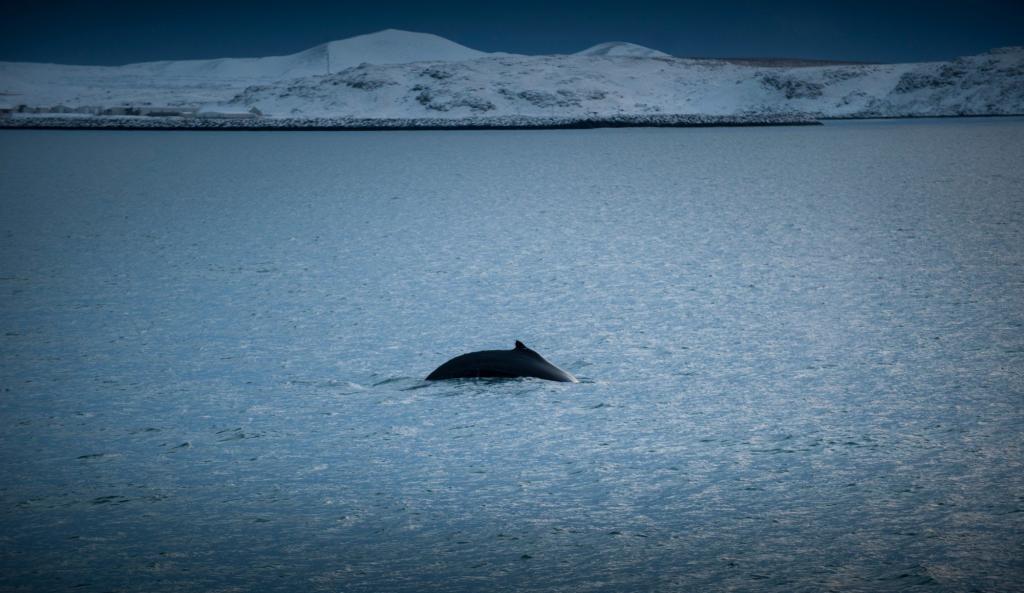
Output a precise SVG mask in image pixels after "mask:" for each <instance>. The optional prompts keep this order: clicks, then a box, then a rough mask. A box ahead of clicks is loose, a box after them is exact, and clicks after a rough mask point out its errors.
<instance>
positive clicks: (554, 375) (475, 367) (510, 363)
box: [427, 340, 579, 383]
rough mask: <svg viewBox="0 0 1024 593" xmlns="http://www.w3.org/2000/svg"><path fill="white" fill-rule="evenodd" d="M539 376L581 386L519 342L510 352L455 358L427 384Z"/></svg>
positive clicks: (497, 351)
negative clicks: (441, 381) (442, 381)
mask: <svg viewBox="0 0 1024 593" xmlns="http://www.w3.org/2000/svg"><path fill="white" fill-rule="evenodd" d="M515 377H537V378H538V379H547V380H548V381H562V382H566V383H579V380H577V379H576V377H574V376H572V373H569V372H567V371H564V370H562V369H560V368H558V367H556V366H555V365H553V364H551V363H550V362H548V361H546V360H544V357H543V356H541V355H540V354H537V353H536V352H534V351H533V350H530V349H529V348H527V347H526V346H525V345H523V343H522V342H520V341H519V340H516V347H515V348H513V349H511V350H481V351H480V352H470V353H469V354H463V355H461V356H456V357H455V358H453V359H451V360H449V361H448V362H446V363H444V364H442V365H441V366H439V367H437V368H436V369H434V372H432V373H430V374H429V375H427V380H428V381H436V380H438V379H477V378H504V379H511V378H515Z"/></svg>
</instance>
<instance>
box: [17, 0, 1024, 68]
mask: <svg viewBox="0 0 1024 593" xmlns="http://www.w3.org/2000/svg"><path fill="white" fill-rule="evenodd" d="M386 28H396V29H406V30H411V31H422V32H428V33H435V34H437V35H441V36H443V37H447V38H448V39H451V40H453V41H456V42H458V43H461V44H463V45H468V46H469V47H473V48H475V49H480V50H483V51H509V52H515V53H526V54H536V53H570V52H574V51H578V50H580V49H583V48H585V47H588V46H590V45H593V44H595V43H599V42H602V41H632V42H634V43H639V44H641V45H647V46H650V47H653V48H656V49H660V50H662V51H665V52H668V53H670V54H674V55H677V56H692V57H798V58H823V59H839V60H860V61H877V62H899V61H922V60H938V59H948V58H952V57H955V56H958V55H966V54H973V53H980V52H982V51H985V50H987V49H989V48H992V47H998V46H1003V45H1022V44H1024V0H1011V1H996V0H972V1H966V0H965V1H959V2H952V1H943V0H931V1H917V0H911V1H902V2H901V1H899V0H893V1H891V2H881V1H874V0H861V1H856V2H847V1H837V2H829V1H828V0H821V1H819V2H793V1H788V0H782V1H778V2H754V1H747V0H717V1H716V0H712V1H706V2H699V3H697V2H655V1H645V0H616V1H613V2H606V1H604V0H588V1H570V2H557V1H556V0H548V1H544V2H538V1H533V0H526V1H517V2H497V3H491V2H487V1H485V0H473V1H456V2H443V1H440V0H436V1H435V0H418V1H406V0H385V1H381V0H368V1H363V2H359V3H349V2H343V1H335V2H310V1H305V0H290V1H288V2H279V1H273V2H271V1H260V0H251V1H249V2H245V3H229V2H218V1H216V0H204V1H202V2H197V1H193V0H168V1H167V2H160V1H159V0H154V1H148V2H134V3H131V4H128V3H125V2H123V1H117V2H113V1H109V0H93V1H89V2H85V1H79V2H62V1H59V0H57V1H52V2H33V1H25V2H17V3H15V2H11V3H6V6H5V7H4V9H3V10H2V11H0V60H4V61H33V62H58V63H68V64H123V63H128V62H139V61H148V60H160V59H186V58H216V57H250V56H266V55H281V54H288V53H293V52H296V51H300V50H303V49H306V48H308V47H312V46H314V45H317V44H319V43H323V42H325V41H329V40H333V39H342V38H345V37H351V36H353V35H359V34H363V33H371V32H373V31H377V30H380V29H386Z"/></svg>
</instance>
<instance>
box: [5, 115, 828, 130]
mask: <svg viewBox="0 0 1024 593" xmlns="http://www.w3.org/2000/svg"><path fill="white" fill-rule="evenodd" d="M817 125H822V124H821V121H819V119H818V118H813V117H807V116H802V115H801V116H797V115H786V116H731V115H730V116H717V115H716V116H709V115H638V116H637V115H630V116H608V117H520V116H503V117H478V118H459V119H454V118H453V119H442V118H416V119H404V118H380V119H371V118H261V117H256V118H248V119H212V118H211V119H202V118H183V117H148V116H112V117H104V116H86V117H64V116H60V115H53V116H47V115H41V116H28V117H19V116H13V117H11V116H8V117H3V118H0V129H22V130H25V129H27V130H152V131H207V130H212V131H231V132H238V131H264V132H268V131H282V132H295V131H309V132H317V131H345V132H380V131H414V130H432V131H436V130H454V131H465V130H589V129H597V128H636V127H644V128H710V127H763V126H817Z"/></svg>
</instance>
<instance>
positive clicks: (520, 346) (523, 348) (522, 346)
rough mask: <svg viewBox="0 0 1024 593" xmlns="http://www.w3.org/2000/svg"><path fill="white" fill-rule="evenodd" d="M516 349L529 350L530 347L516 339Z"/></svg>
mask: <svg viewBox="0 0 1024 593" xmlns="http://www.w3.org/2000/svg"><path fill="white" fill-rule="evenodd" d="M516 350H529V348H527V347H526V345H525V344H523V343H522V342H520V341H519V340H516Z"/></svg>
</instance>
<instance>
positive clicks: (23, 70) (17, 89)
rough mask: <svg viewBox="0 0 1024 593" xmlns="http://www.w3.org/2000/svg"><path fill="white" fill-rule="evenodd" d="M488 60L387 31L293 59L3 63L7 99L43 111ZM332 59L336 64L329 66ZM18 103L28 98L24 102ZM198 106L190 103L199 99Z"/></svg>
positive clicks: (173, 99) (422, 36) (222, 95)
mask: <svg viewBox="0 0 1024 593" xmlns="http://www.w3.org/2000/svg"><path fill="white" fill-rule="evenodd" d="M486 55H489V54H487V53H485V52H481V51H477V50H475V49H471V48H468V47H465V46H462V45H459V44H458V43H455V42H453V41H449V40H447V39H445V38H443V37H438V36H437V35H431V34H429V33H413V32H409V31H398V30H395V29H387V30H384V31H380V32H377V33H372V34H369V35H359V36H357V37H352V38H349V39H343V40H340V41H332V42H330V43H324V44H321V45H318V46H316V47H312V48H310V49H307V50H304V51H301V52H298V53H295V54H291V55H287V56H270V57H264V58H218V59H212V60H178V61H160V62H142V63H137V64H127V65H125V66H66V65H60V64H32V63H15V62H0V100H4V97H3V96H4V95H6V102H9V103H28V104H36V105H46V104H50V105H52V104H56V103H63V104H68V103H74V104H91V103H90V102H94V103H97V104H102V105H109V104H111V102H112V101H113V104H120V103H125V102H128V103H131V102H134V101H143V102H149V103H155V104H179V103H191V102H200V103H202V102H207V101H211V100H224V99H227V98H230V96H231V94H233V92H237V91H238V90H240V88H244V87H245V86H247V85H249V84H254V83H257V82H267V81H280V80H287V79H292V78H300V77H306V76H314V75H320V74H326V73H327V69H328V66H329V67H330V70H331V71H332V72H338V71H340V70H344V69H345V68H350V67H352V66H357V65H359V64H363V63H367V64H401V63H409V62H417V61H454V60H469V59H473V58H479V57H482V56H486ZM328 57H329V58H330V59H329V60H328ZM19 97H23V98H24V99H22V98H19ZM193 98H194V100H191V99H193Z"/></svg>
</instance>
